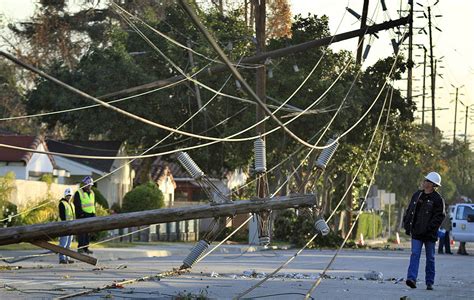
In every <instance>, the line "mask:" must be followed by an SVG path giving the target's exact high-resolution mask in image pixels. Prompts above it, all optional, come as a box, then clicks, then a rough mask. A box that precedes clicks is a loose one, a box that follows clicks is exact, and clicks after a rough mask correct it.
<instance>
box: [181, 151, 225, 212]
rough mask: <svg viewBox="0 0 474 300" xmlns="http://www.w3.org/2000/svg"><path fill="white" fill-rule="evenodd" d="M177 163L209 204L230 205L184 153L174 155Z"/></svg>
mask: <svg viewBox="0 0 474 300" xmlns="http://www.w3.org/2000/svg"><path fill="white" fill-rule="evenodd" d="M176 157H177V159H178V161H179V163H180V164H181V165H182V166H183V168H184V169H185V170H186V172H188V174H189V175H190V176H191V177H192V178H193V179H194V180H195V181H196V182H197V183H198V184H199V186H200V187H201V189H202V190H203V191H204V192H205V193H206V195H207V196H208V197H209V202H211V204H222V203H231V202H232V200H230V199H229V198H228V197H227V196H226V195H224V193H222V191H221V190H219V188H218V187H217V186H216V185H215V184H214V183H212V181H211V179H210V178H209V177H208V176H207V175H206V174H205V173H204V172H203V171H202V170H201V168H199V166H198V165H197V164H196V163H195V162H194V160H193V159H192V158H191V157H190V156H189V154H188V153H186V152H182V151H181V152H178V154H177V155H176Z"/></svg>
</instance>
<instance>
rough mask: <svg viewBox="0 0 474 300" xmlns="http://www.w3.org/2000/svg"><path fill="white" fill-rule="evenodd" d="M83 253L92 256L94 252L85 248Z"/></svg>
mask: <svg viewBox="0 0 474 300" xmlns="http://www.w3.org/2000/svg"><path fill="white" fill-rule="evenodd" d="M85 253H87V254H93V253H94V252H93V251H91V250H89V249H87V248H86V251H85Z"/></svg>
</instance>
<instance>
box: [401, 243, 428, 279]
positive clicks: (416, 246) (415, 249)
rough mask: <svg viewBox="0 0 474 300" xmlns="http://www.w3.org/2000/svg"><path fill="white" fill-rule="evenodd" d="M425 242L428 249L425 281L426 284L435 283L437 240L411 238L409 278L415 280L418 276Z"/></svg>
mask: <svg viewBox="0 0 474 300" xmlns="http://www.w3.org/2000/svg"><path fill="white" fill-rule="evenodd" d="M423 244H425V251H426V268H425V282H426V284H434V278H435V257H434V256H435V242H423V241H420V240H415V239H411V256H410V266H409V267H408V274H407V279H410V280H414V281H415V282H416V278H417V277H418V268H419V266H420V256H421V248H422V247H423Z"/></svg>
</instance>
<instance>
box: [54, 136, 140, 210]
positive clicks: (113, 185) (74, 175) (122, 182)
mask: <svg viewBox="0 0 474 300" xmlns="http://www.w3.org/2000/svg"><path fill="white" fill-rule="evenodd" d="M47 145H48V148H49V149H50V150H51V151H53V152H61V153H71V154H76V155H86V156H112V157H116V156H126V155H127V154H126V151H125V146H124V144H123V143H121V142H117V141H67V140H65V141H57V140H51V139H50V140H47ZM54 160H55V161H56V164H57V165H58V166H59V167H61V168H62V169H66V170H68V172H69V173H70V177H69V178H68V180H67V183H69V184H74V183H79V182H81V180H82V179H83V178H84V177H85V176H91V177H92V178H94V180H95V182H96V186H97V189H98V190H99V191H100V192H101V193H102V195H103V196H104V197H105V198H106V199H107V201H108V204H109V207H110V206H112V205H113V204H114V203H117V204H119V205H121V204H122V200H123V197H124V195H125V194H126V193H127V192H128V191H130V190H131V189H132V187H133V186H132V184H133V178H134V174H135V173H134V171H133V169H132V168H131V166H130V164H129V160H118V159H110V160H101V159H87V158H69V157H60V156H54Z"/></svg>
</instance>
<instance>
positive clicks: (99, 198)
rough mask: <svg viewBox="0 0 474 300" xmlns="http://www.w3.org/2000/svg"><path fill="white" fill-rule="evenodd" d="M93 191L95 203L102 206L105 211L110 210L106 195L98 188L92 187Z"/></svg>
mask: <svg viewBox="0 0 474 300" xmlns="http://www.w3.org/2000/svg"><path fill="white" fill-rule="evenodd" d="M92 191H93V192H94V197H95V202H96V203H97V204H99V205H100V206H102V207H103V208H105V209H109V203H108V202H107V199H105V197H104V195H102V193H101V192H100V191H99V190H98V189H97V188H96V187H92Z"/></svg>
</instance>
